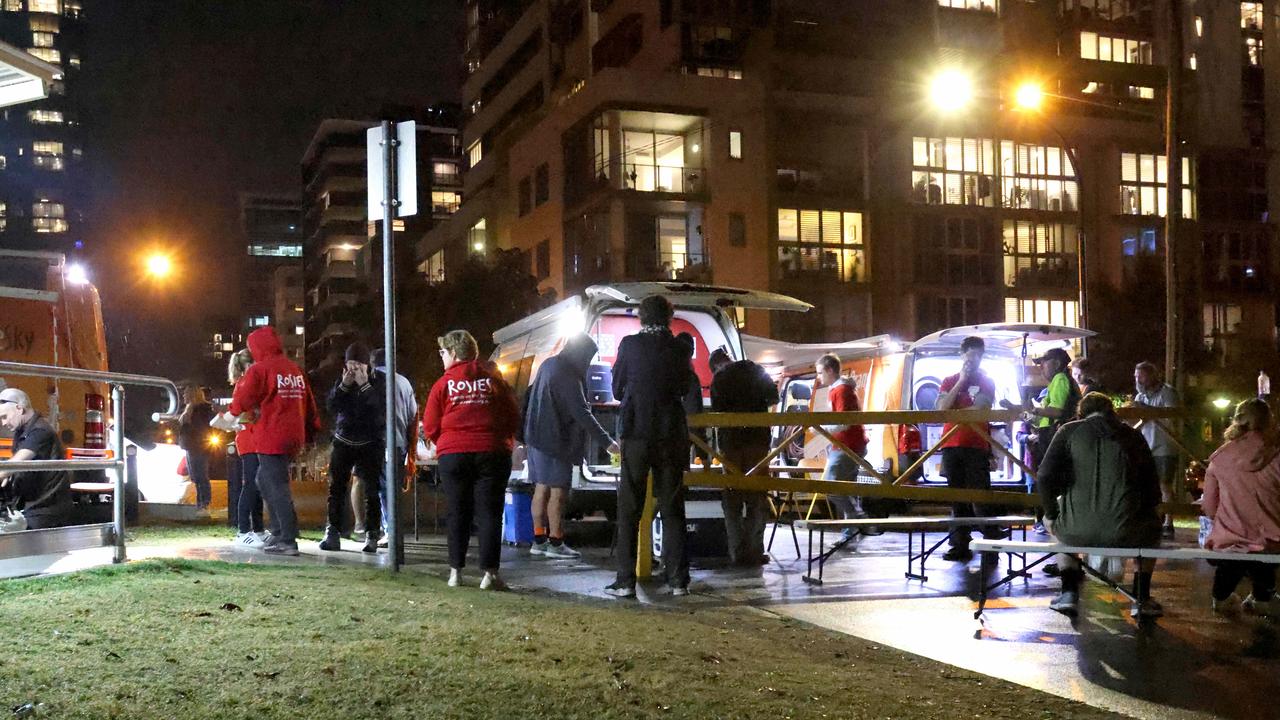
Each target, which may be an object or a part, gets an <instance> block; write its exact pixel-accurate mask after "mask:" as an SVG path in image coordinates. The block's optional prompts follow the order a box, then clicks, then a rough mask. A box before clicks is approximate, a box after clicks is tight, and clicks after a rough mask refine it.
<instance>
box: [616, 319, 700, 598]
mask: <svg viewBox="0 0 1280 720" xmlns="http://www.w3.org/2000/svg"><path fill="white" fill-rule="evenodd" d="M674 315H675V310H674V308H672V307H671V303H670V302H669V301H668V300H667V299H666V298H664V297H661V296H658V295H655V296H652V297H647V298H645V299H644V300H643V301H642V302H641V303H640V325H641V328H640V332H638V333H636V334H635V335H629V336H627V337H625V338H623V339H622V342H621V343H619V345H618V356H617V360H615V361H614V364H613V396H614V398H616V399H617V400H618V401H619V402H621V406H620V407H619V408H618V439H619V442H620V444H621V446H622V478H621V481H620V482H619V483H618V527H617V537H616V538H615V547H614V550H615V552H614V557H615V558H616V560H617V563H618V571H617V578H616V580H615V581H614V582H613V584H611V585H609V586H608V587H607V588H606V589H605V592H607V593H608V594H610V595H612V596H614V597H634V596H635V592H636V590H635V587H636V534H637V532H638V531H639V526H640V513H641V509H642V508H643V506H644V498H645V486H646V484H647V481H648V478H649V474H650V472H652V473H653V494H654V498H655V499H656V501H657V505H658V511H659V512H660V513H661V515H662V567H663V572H664V573H665V574H666V580H667V584H668V585H669V586H671V588H672V593H673V594H675V595H687V594H688V593H689V558H688V556H687V555H686V554H685V528H684V523H685V517H684V483H683V476H684V471H685V469H686V468H687V467H688V465H689V432H688V428H687V425H686V420H685V407H684V398H685V397H686V393H687V392H688V391H689V388H690V380H689V376H690V374H691V373H692V370H691V368H690V365H689V360H690V357H691V355H692V351H691V348H690V347H689V346H688V345H687V344H685V343H683V342H681V341H679V340H677V339H676V338H675V337H674V336H673V335H672V334H671V328H670V327H669V326H670V323H671V318H672V317H673V316H674Z"/></svg>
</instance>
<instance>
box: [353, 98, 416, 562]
mask: <svg viewBox="0 0 1280 720" xmlns="http://www.w3.org/2000/svg"><path fill="white" fill-rule="evenodd" d="M367 145H368V180H369V183H368V193H369V201H368V208H369V222H376V221H378V220H381V221H382V347H383V351H382V352H383V359H384V362H385V363H386V368H387V374H386V382H385V385H386V387H385V388H384V391H385V395H384V399H385V402H386V414H385V417H384V421H385V423H386V427H385V431H386V434H385V438H386V441H385V442H384V443H383V473H384V476H385V482H386V485H387V488H386V503H387V507H386V513H387V554H388V555H390V556H391V571H392V572H399V571H400V561H401V553H402V549H401V548H402V547H403V543H401V537H400V521H399V518H398V517H397V512H396V506H397V505H398V503H397V502H396V492H397V490H398V488H399V487H400V483H399V474H398V473H397V470H398V469H399V468H398V465H399V463H398V462H397V460H398V456H397V454H396V441H397V440H398V439H399V438H397V437H396V303H395V292H396V276H395V218H397V217H408V216H410V215H414V214H415V213H417V212H418V190H417V182H418V172H417V157H416V156H417V123H416V122H414V121H412V120H410V121H406V122H402V123H392V122H391V121H390V120H383V121H382V123H381V124H380V125H379V126H378V127H372V128H369V130H368V135H367ZM379 190H381V193H380V194H379ZM393 208H394V211H393V210H392V209H393ZM415 421H416V419H412V418H411V419H410V422H415ZM405 451H406V452H414V451H415V448H405ZM366 487H367V483H366ZM369 522H376V519H374V518H369V519H368V520H367V522H366V524H368V523H369Z"/></svg>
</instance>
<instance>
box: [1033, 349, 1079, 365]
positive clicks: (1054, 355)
mask: <svg viewBox="0 0 1280 720" xmlns="http://www.w3.org/2000/svg"><path fill="white" fill-rule="evenodd" d="M1050 359H1055V360H1057V361H1058V362H1060V363H1062V364H1063V365H1064V366H1065V365H1070V364H1071V356H1070V355H1068V354H1067V351H1066V350H1063V349H1062V348H1049V350H1047V351H1046V352H1045V354H1043V355H1041V356H1040V357H1038V358H1036V359H1035V360H1032V362H1034V363H1035V364H1037V365H1040V364H1042V363H1044V361H1045V360H1050Z"/></svg>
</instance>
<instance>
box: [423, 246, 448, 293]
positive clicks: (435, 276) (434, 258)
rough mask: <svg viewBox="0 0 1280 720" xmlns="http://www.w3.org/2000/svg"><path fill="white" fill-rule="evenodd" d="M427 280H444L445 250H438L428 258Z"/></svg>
mask: <svg viewBox="0 0 1280 720" xmlns="http://www.w3.org/2000/svg"><path fill="white" fill-rule="evenodd" d="M425 271H426V275H427V282H429V283H431V284H433V285H434V284H436V283H442V282H444V250H437V251H435V252H434V253H432V254H431V257H429V258H427V263H426V268H425Z"/></svg>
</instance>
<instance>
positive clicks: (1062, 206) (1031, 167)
mask: <svg viewBox="0 0 1280 720" xmlns="http://www.w3.org/2000/svg"><path fill="white" fill-rule="evenodd" d="M1000 175H1001V200H1002V204H1003V205H1004V207H1009V208H1018V209H1028V210H1049V211H1053V212H1075V210H1076V203H1077V202H1078V201H1079V197H1080V195H1079V191H1078V189H1077V186H1076V179H1075V177H1076V175H1075V168H1073V167H1072V166H1071V156H1070V154H1069V153H1067V152H1065V151H1063V150H1062V149H1061V148H1056V147H1053V146H1045V145H1024V144H1022V143H1014V142H1010V141H1008V140H1005V141H1003V142H1001V143H1000Z"/></svg>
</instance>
